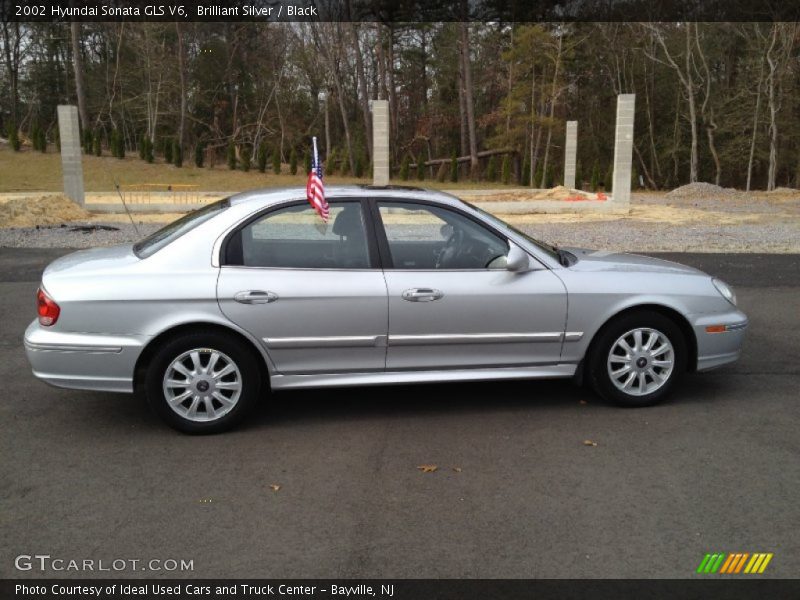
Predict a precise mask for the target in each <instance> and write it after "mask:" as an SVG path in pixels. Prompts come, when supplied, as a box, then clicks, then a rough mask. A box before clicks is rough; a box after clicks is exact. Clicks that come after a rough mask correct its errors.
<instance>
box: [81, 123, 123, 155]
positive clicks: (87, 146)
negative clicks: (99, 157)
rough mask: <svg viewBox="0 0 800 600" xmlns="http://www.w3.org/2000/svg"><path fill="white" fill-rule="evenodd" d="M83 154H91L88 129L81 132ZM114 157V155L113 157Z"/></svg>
mask: <svg viewBox="0 0 800 600" xmlns="http://www.w3.org/2000/svg"><path fill="white" fill-rule="evenodd" d="M82 135H83V137H82V140H83V153H84V154H91V153H92V132H91V130H89V129H84V130H83V134H82ZM114 156H116V154H115V155H114Z"/></svg>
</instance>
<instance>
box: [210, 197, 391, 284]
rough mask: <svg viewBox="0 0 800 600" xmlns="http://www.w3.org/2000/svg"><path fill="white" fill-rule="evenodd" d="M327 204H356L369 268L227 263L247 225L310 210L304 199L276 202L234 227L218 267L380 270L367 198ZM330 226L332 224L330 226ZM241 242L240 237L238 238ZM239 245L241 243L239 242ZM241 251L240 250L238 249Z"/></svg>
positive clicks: (375, 235) (229, 233) (295, 269)
mask: <svg viewBox="0 0 800 600" xmlns="http://www.w3.org/2000/svg"><path fill="white" fill-rule="evenodd" d="M328 203H329V204H333V205H336V204H342V203H358V204H359V205H360V209H361V219H362V221H363V222H364V229H365V235H366V236H367V254H368V258H369V264H370V266H369V267H368V268H366V269H347V268H343V267H255V266H247V265H241V264H239V265H235V264H230V262H229V261H228V248H229V244H230V243H231V240H233V239H234V238H236V236H237V235H238V234H240V233H241V231H242V230H243V229H244V228H245V227H247V226H248V225H250V224H252V223H254V222H256V221H258V220H260V219H263V218H264V217H266V216H267V215H268V214H270V213H273V212H277V211H279V210H282V209H284V208H291V207H292V206H302V205H305V206H308V207H309V208H311V205H310V204H309V202H308V200H306V199H293V200H286V201H282V202H278V203H276V204H272V205H270V206H267V207H266V208H264V209H263V210H260V211H258V212H256V213H255V214H253V215H250V216H249V217H248V218H247V219H245V220H244V221H242V222H241V223H239V224H238V225H236V227H234V228H233V229H232V230H231V231H229V232H228V233H227V235H226V236H225V239H224V240H223V241H222V244H221V245H220V249H219V265H220V268H224V267H228V268H237V269H262V270H290V271H375V270H380V269H381V268H382V266H381V263H382V261H381V258H380V254H379V250H378V240H377V234H376V229H375V223H374V221H373V219H372V214H371V210H370V208H369V206H368V204H369V199H368V198H357V197H347V196H342V197H337V198H331V199H330V200H328ZM331 225H332V224H331ZM239 240H241V237H240V238H239ZM240 245H241V241H240ZM240 251H241V248H240Z"/></svg>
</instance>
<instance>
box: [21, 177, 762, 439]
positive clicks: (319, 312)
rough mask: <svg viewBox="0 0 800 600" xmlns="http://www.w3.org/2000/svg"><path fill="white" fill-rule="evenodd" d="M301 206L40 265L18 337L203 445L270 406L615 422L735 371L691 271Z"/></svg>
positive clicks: (494, 232)
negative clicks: (469, 408) (554, 415)
mask: <svg viewBox="0 0 800 600" xmlns="http://www.w3.org/2000/svg"><path fill="white" fill-rule="evenodd" d="M327 198H328V201H329V204H330V218H329V221H328V222H327V223H325V222H323V221H322V220H321V219H320V218H319V217H318V216H317V215H316V213H315V212H314V210H313V209H312V207H311V206H310V205H309V203H308V202H307V201H306V200H305V190H303V189H282V190H263V191H254V192H247V193H243V194H238V195H235V196H232V197H231V198H227V199H224V200H221V201H219V202H216V203H213V204H209V205H208V206H206V207H204V208H202V209H199V210H197V211H195V212H192V213H190V214H187V215H186V216H184V217H183V218H181V219H178V220H177V221H175V222H173V223H171V224H169V225H167V226H166V227H164V228H163V229H161V230H159V231H157V232H156V233H154V234H153V235H151V236H149V237H147V238H145V239H143V240H142V241H140V242H138V243H136V244H132V245H131V244H126V245H120V246H115V247H110V248H98V249H92V250H84V251H80V252H76V253H74V254H70V255H67V256H64V257H63V258H60V259H58V260H56V261H55V262H53V263H52V264H50V265H49V266H48V267H47V269H46V270H45V271H44V274H43V276H42V283H41V287H40V289H39V291H38V313H39V314H38V319H36V320H34V321H33V323H31V325H30V326H29V327H28V329H27V331H26V333H25V348H26V351H27V355H28V359H29V361H30V363H31V366H32V368H33V373H34V375H35V376H36V377H38V378H39V379H42V380H43V381H45V382H47V383H50V384H52V385H55V386H59V387H65V388H73V389H84V390H102V391H110V392H133V391H134V389H143V390H144V391H145V393H146V396H147V398H148V400H149V402H150V403H151V405H152V406H153V408H154V409H155V411H156V412H157V413H158V414H159V415H160V416H161V417H162V418H163V419H164V420H165V421H166V422H167V423H169V424H170V425H172V426H173V427H175V428H177V429H179V430H181V431H185V432H192V433H203V432H209V433H210V432H216V431H221V430H224V429H228V428H230V427H232V426H233V425H235V424H236V423H238V422H239V421H240V420H241V419H242V418H243V417H244V416H245V415H246V413H247V411H248V410H249V409H250V408H251V407H252V406H253V405H254V404H255V403H256V401H257V400H258V398H259V397H261V396H262V395H265V394H267V393H269V391H270V390H281V389H297V388H310V387H337V386H355V385H372V384H400V383H423V382H448V381H477V380H501V379H537V378H556V377H574V378H576V379H578V380H579V381H583V380H585V381H586V382H588V383H589V384H590V385H591V386H592V387H593V388H594V390H596V392H597V393H598V394H600V395H601V396H603V397H604V398H606V399H608V400H610V401H612V402H615V403H617V404H620V405H624V406H646V405H651V404H654V403H656V402H658V401H660V400H662V399H663V398H664V397H665V396H666V395H667V394H668V393H669V392H670V391H671V390H672V389H673V388H674V387H675V385H676V384H677V382H678V379H679V378H680V376H681V375H682V374H683V373H684V372H686V371H705V370H708V369H712V368H715V367H719V366H721V365H724V364H727V363H730V362H732V361H735V360H736V359H737V358H738V357H739V353H740V349H741V345H742V339H743V336H744V330H745V328H746V327H747V317H746V316H745V315H744V314H743V313H742V312H741V311H740V310H738V309H737V308H736V296H735V295H734V292H733V290H732V289H731V288H730V287H729V286H728V285H726V284H725V283H723V282H722V281H720V280H718V279H715V278H713V277H710V276H709V275H706V274H705V273H702V272H701V271H698V270H696V269H693V268H690V267H686V266H683V265H680V264H676V263H673V262H667V261H664V260H657V259H655V258H648V257H644V256H637V255H632V254H617V253H611V252H605V251H591V250H583V249H574V248H556V247H553V246H550V245H548V244H546V243H543V242H541V241H538V240H535V239H533V238H531V237H529V236H528V235H527V234H525V233H523V232H521V231H519V230H517V229H515V228H513V227H511V226H510V225H508V224H506V223H504V222H503V221H501V220H499V219H497V218H496V217H494V216H492V215H490V214H488V213H486V212H484V211H482V210H480V209H478V208H476V207H474V206H471V205H469V204H467V203H465V202H462V201H460V200H459V199H457V198H455V197H453V196H450V195H448V194H444V193H441V192H433V191H426V190H421V189H414V188H398V187H391V186H390V187H385V188H375V187H369V186H362V187H357V186H352V187H338V188H329V189H328V190H327Z"/></svg>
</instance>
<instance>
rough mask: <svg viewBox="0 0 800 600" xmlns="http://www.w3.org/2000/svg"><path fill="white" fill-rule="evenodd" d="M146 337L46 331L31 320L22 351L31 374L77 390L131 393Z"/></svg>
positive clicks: (57, 385) (51, 383) (47, 381)
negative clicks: (26, 357) (134, 374)
mask: <svg viewBox="0 0 800 600" xmlns="http://www.w3.org/2000/svg"><path fill="white" fill-rule="evenodd" d="M149 339H150V338H149V337H148V336H135V335H134V336H132V335H126V336H120V335H109V334H98V333H69V332H59V331H49V330H48V329H46V328H44V327H42V326H41V325H39V322H38V321H33V323H31V324H30V325H29V326H28V329H27V330H26V331H25V340H24V342H25V353H26V354H27V356H28V362H30V364H31V369H32V370H33V374H34V376H36V377H37V378H38V379H41V380H42V381H44V382H45V383H48V384H50V385H53V386H56V387H61V388H70V389H76V390H95V391H103V392H133V372H134V368H135V366H136V361H137V359H138V358H139V355H140V354H141V352H142V349H143V348H144V346H145V344H146V343H147V340H149Z"/></svg>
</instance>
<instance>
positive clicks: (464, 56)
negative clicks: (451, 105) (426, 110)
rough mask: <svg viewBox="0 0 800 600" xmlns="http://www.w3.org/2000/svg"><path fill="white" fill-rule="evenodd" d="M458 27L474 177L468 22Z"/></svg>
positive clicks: (475, 150)
mask: <svg viewBox="0 0 800 600" xmlns="http://www.w3.org/2000/svg"><path fill="white" fill-rule="evenodd" d="M465 4H466V2H462V5H465ZM459 28H460V33H461V43H460V45H459V53H460V55H461V61H460V65H461V74H462V82H463V84H464V105H465V107H466V115H467V133H468V137H469V157H470V158H469V166H470V176H471V177H472V178H476V177H477V176H478V139H477V132H476V129H475V105H474V93H475V90H474V88H473V86H472V65H471V60H470V56H469V23H467V22H464V21H462V22H461V23H460V24H459Z"/></svg>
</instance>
